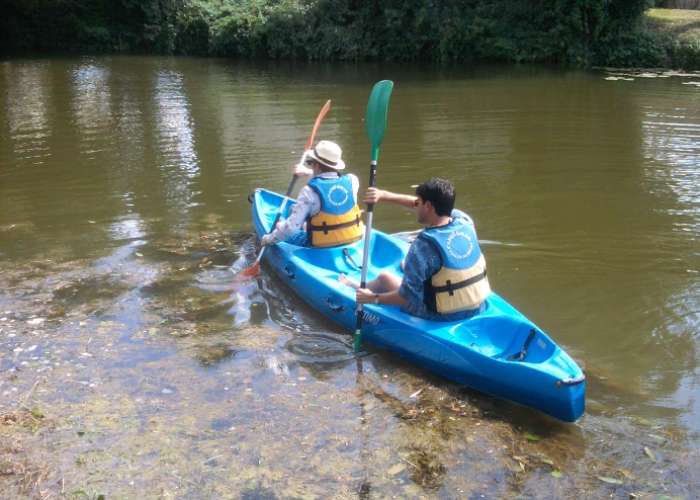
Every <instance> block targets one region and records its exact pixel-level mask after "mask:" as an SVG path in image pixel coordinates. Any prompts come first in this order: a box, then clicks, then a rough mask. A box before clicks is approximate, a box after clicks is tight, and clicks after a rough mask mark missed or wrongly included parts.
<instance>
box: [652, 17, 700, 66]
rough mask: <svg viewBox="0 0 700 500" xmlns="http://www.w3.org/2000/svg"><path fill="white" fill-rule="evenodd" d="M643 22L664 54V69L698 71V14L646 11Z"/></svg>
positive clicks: (699, 46)
mask: <svg viewBox="0 0 700 500" xmlns="http://www.w3.org/2000/svg"><path fill="white" fill-rule="evenodd" d="M644 22H645V24H646V26H647V28H648V29H649V30H650V31H651V32H652V33H653V34H654V36H655V37H656V38H657V40H658V43H659V47H660V48H661V49H662V50H663V52H664V59H665V60H664V61H663V62H662V64H663V65H664V66H665V67H670V68H683V69H700V10H683V9H649V10H648V11H646V13H645V16H644Z"/></svg>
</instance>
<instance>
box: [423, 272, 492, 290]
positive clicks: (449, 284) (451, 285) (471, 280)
mask: <svg viewBox="0 0 700 500" xmlns="http://www.w3.org/2000/svg"><path fill="white" fill-rule="evenodd" d="M485 277H486V269H484V272H483V273H479V274H476V275H474V276H472V277H471V278H467V279H466V280H464V281H459V282H457V283H452V281H450V280H447V284H445V285H443V286H434V285H433V292H435V293H444V292H447V293H449V294H450V296H453V295H454V294H455V290H459V289H460V288H464V287H467V286H469V285H473V284H474V283H476V282H478V281H481V280H482V279H484V278H485Z"/></svg>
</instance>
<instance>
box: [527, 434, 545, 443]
mask: <svg viewBox="0 0 700 500" xmlns="http://www.w3.org/2000/svg"><path fill="white" fill-rule="evenodd" d="M524 436H525V439H527V440H528V441H533V442H534V441H539V440H540V439H542V438H541V437H539V436H538V435H537V434H533V433H531V432H526V433H525V434H524Z"/></svg>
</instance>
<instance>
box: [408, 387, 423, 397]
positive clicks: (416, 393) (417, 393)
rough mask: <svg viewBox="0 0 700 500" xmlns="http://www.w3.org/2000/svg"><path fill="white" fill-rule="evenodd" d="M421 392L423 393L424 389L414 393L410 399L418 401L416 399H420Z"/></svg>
mask: <svg viewBox="0 0 700 500" xmlns="http://www.w3.org/2000/svg"><path fill="white" fill-rule="evenodd" d="M421 392H423V388H420V389H418V390H417V391H416V392H414V393H413V394H411V395H410V396H409V398H411V399H416V398H417V397H418V395H419V394H420V393H421Z"/></svg>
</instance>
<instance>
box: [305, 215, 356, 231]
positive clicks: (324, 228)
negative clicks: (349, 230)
mask: <svg viewBox="0 0 700 500" xmlns="http://www.w3.org/2000/svg"><path fill="white" fill-rule="evenodd" d="M360 220H361V219H360V215H359V214H357V215H356V216H355V220H351V221H348V222H341V223H340V224H327V223H326V221H323V223H322V224H321V225H320V226H316V225H314V224H311V223H310V222H309V223H308V226H307V229H308V230H309V231H323V234H328V232H329V231H334V230H336V229H343V228H346V227H352V226H359V225H360Z"/></svg>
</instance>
